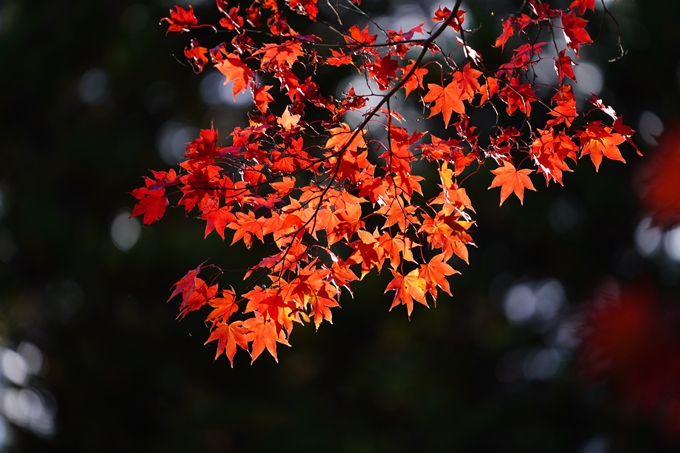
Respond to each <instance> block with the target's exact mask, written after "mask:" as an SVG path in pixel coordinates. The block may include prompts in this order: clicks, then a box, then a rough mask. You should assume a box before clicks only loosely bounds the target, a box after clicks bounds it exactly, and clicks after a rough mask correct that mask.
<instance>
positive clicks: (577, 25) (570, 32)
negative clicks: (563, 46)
mask: <svg viewBox="0 0 680 453" xmlns="http://www.w3.org/2000/svg"><path fill="white" fill-rule="evenodd" d="M587 23H588V21H587V20H585V19H581V18H580V17H578V16H576V14H574V12H573V11H572V12H570V13H568V14H565V15H564V16H562V27H563V31H564V37H565V39H566V40H567V47H569V48H570V49H573V50H574V52H576V57H577V58H578V51H579V48H580V47H581V45H582V44H590V43H592V42H593V40H592V38H591V37H590V35H589V34H588V32H587V31H585V29H584V28H585V26H586V24H587Z"/></svg>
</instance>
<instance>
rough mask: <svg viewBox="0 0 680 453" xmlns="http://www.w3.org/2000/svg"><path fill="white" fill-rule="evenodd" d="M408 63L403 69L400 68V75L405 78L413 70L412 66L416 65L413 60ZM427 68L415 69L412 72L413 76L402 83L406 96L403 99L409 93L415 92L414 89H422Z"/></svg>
mask: <svg viewBox="0 0 680 453" xmlns="http://www.w3.org/2000/svg"><path fill="white" fill-rule="evenodd" d="M409 61H410V63H409V64H408V65H406V66H404V67H403V68H401V71H402V73H403V74H404V77H406V74H408V73H409V72H411V70H412V69H413V66H414V65H415V64H416V62H415V60H409ZM427 72H428V71H427V68H416V69H415V70H414V71H413V74H412V75H411V77H409V79H408V80H407V81H406V82H405V83H404V89H405V90H406V96H404V99H406V98H407V97H408V95H409V94H410V93H411V91H413V90H415V89H416V88H418V87H420V88H423V77H425V75H426V74H427Z"/></svg>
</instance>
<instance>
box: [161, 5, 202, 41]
mask: <svg viewBox="0 0 680 453" xmlns="http://www.w3.org/2000/svg"><path fill="white" fill-rule="evenodd" d="M163 22H167V23H168V24H170V26H169V27H168V31H167V32H165V33H166V34H168V33H170V32H175V31H177V32H180V33H183V32H185V31H190V29H191V28H193V27H194V26H196V25H197V24H198V19H196V16H195V15H194V8H193V7H191V6H189V9H188V10H187V9H184V8H182V7H181V6H179V5H176V6H174V7H172V8H170V17H164V18H162V19H161V20H160V22H159V24H162V23H163Z"/></svg>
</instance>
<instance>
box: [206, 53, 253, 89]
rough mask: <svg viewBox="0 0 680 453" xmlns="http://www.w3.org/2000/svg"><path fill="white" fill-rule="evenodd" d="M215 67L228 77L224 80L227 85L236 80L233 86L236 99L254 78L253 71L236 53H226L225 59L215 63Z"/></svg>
mask: <svg viewBox="0 0 680 453" xmlns="http://www.w3.org/2000/svg"><path fill="white" fill-rule="evenodd" d="M215 67H216V68H217V69H218V70H219V71H220V72H221V73H222V74H224V75H225V76H226V77H227V79H226V80H225V81H224V84H225V85H226V84H227V83H229V82H234V83H233V85H232V87H231V92H232V96H234V99H236V96H237V95H238V94H239V93H241V92H243V91H245V90H246V89H247V88H248V83H249V82H250V80H252V78H253V71H252V70H251V69H250V68H249V67H248V66H246V64H245V63H243V61H241V57H239V56H238V55H237V54H234V53H228V54H226V55H225V56H224V58H223V59H221V60H219V61H218V62H216V63H215Z"/></svg>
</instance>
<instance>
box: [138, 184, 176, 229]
mask: <svg viewBox="0 0 680 453" xmlns="http://www.w3.org/2000/svg"><path fill="white" fill-rule="evenodd" d="M131 193H132V196H133V197H135V198H136V199H138V200H139V201H138V202H137V204H136V205H135V207H134V208H132V214H131V215H130V217H131V218H132V217H136V216H138V215H144V219H143V222H144V225H149V224H150V223H153V222H155V221H156V220H158V219H160V218H161V217H163V214H165V208H166V206H167V205H168V204H169V203H170V202H169V201H168V198H167V197H166V196H165V188H163V187H161V188H160V189H156V190H149V189H148V188H146V187H140V188H138V189H135V190H133V191H132V192H131Z"/></svg>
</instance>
